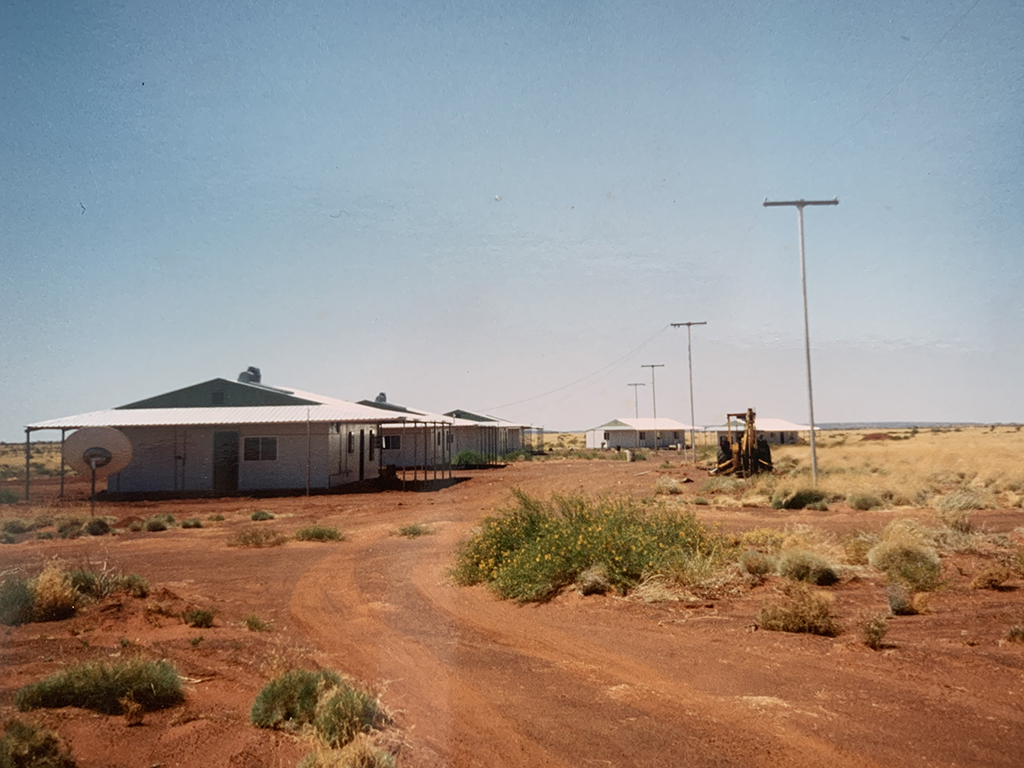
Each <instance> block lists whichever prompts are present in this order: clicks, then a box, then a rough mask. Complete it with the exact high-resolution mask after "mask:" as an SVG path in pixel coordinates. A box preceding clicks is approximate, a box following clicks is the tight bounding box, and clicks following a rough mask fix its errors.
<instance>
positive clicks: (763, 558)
mask: <svg viewBox="0 0 1024 768" xmlns="http://www.w3.org/2000/svg"><path fill="white" fill-rule="evenodd" d="M739 567H740V571H742V572H743V573H745V574H747V575H748V576H754V577H755V578H758V579H763V578H764V577H765V576H768V575H769V574H772V573H775V570H776V569H777V568H778V561H777V560H776V559H775V558H774V557H772V556H771V555H766V554H765V553H764V552H759V551H758V550H756V549H748V550H747V551H746V552H744V553H743V554H742V555H740V559H739Z"/></svg>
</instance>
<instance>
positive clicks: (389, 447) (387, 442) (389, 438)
mask: <svg viewBox="0 0 1024 768" xmlns="http://www.w3.org/2000/svg"><path fill="white" fill-rule="evenodd" d="M381 439H382V440H383V441H384V445H382V446H381V449H382V450H385V451H397V450H398V449H399V448H401V447H402V436H401V435H384V437H383V438H381Z"/></svg>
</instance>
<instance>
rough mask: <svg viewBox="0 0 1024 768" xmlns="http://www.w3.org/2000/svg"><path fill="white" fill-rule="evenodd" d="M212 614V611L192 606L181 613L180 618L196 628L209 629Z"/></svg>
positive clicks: (211, 624) (211, 622)
mask: <svg viewBox="0 0 1024 768" xmlns="http://www.w3.org/2000/svg"><path fill="white" fill-rule="evenodd" d="M213 616H214V612H213V611H207V610H203V609H202V608H193V609H191V610H188V611H185V612H184V613H183V614H181V620H182V621H184V622H185V623H186V624H188V625H189V626H190V627H195V628H196V629H209V628H210V627H212V626H213Z"/></svg>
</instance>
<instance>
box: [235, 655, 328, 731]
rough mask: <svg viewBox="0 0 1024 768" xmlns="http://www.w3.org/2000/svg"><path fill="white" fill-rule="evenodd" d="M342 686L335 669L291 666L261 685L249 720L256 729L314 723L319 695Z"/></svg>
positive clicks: (291, 726) (283, 727) (282, 727)
mask: <svg viewBox="0 0 1024 768" xmlns="http://www.w3.org/2000/svg"><path fill="white" fill-rule="evenodd" d="M340 685H341V678H340V677H339V676H338V674H337V673H336V672H331V671H330V670H320V671H319V672H311V671H309V670H305V669H293V670H291V671H289V672H285V673H284V674H283V675H281V676H280V677H278V678H275V679H274V680H271V681H270V682H269V683H267V684H266V685H264V686H263V689H262V690H261V691H260V692H259V694H258V695H257V696H256V701H255V702H253V705H252V710H251V711H250V713H249V720H250V721H251V722H252V724H253V725H255V726H257V727H259V728H277V729H286V728H296V727H298V726H300V725H306V724H308V723H312V722H313V718H314V717H316V706H317V703H318V702H319V700H320V695H321V693H323V692H324V691H325V690H327V689H328V688H334V687H337V686H340Z"/></svg>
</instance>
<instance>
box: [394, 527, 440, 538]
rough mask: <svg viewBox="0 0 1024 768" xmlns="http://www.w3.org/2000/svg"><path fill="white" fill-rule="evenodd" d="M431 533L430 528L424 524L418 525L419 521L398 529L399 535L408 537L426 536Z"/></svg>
mask: <svg viewBox="0 0 1024 768" xmlns="http://www.w3.org/2000/svg"><path fill="white" fill-rule="evenodd" d="M431 533H433V531H432V530H430V529H429V528H428V527H427V526H425V525H420V524H419V523H413V524H412V525H403V526H402V527H401V528H399V529H398V535H399V536H405V537H406V538H409V539H415V538H418V537H420V536H427V535H429V534H431Z"/></svg>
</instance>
